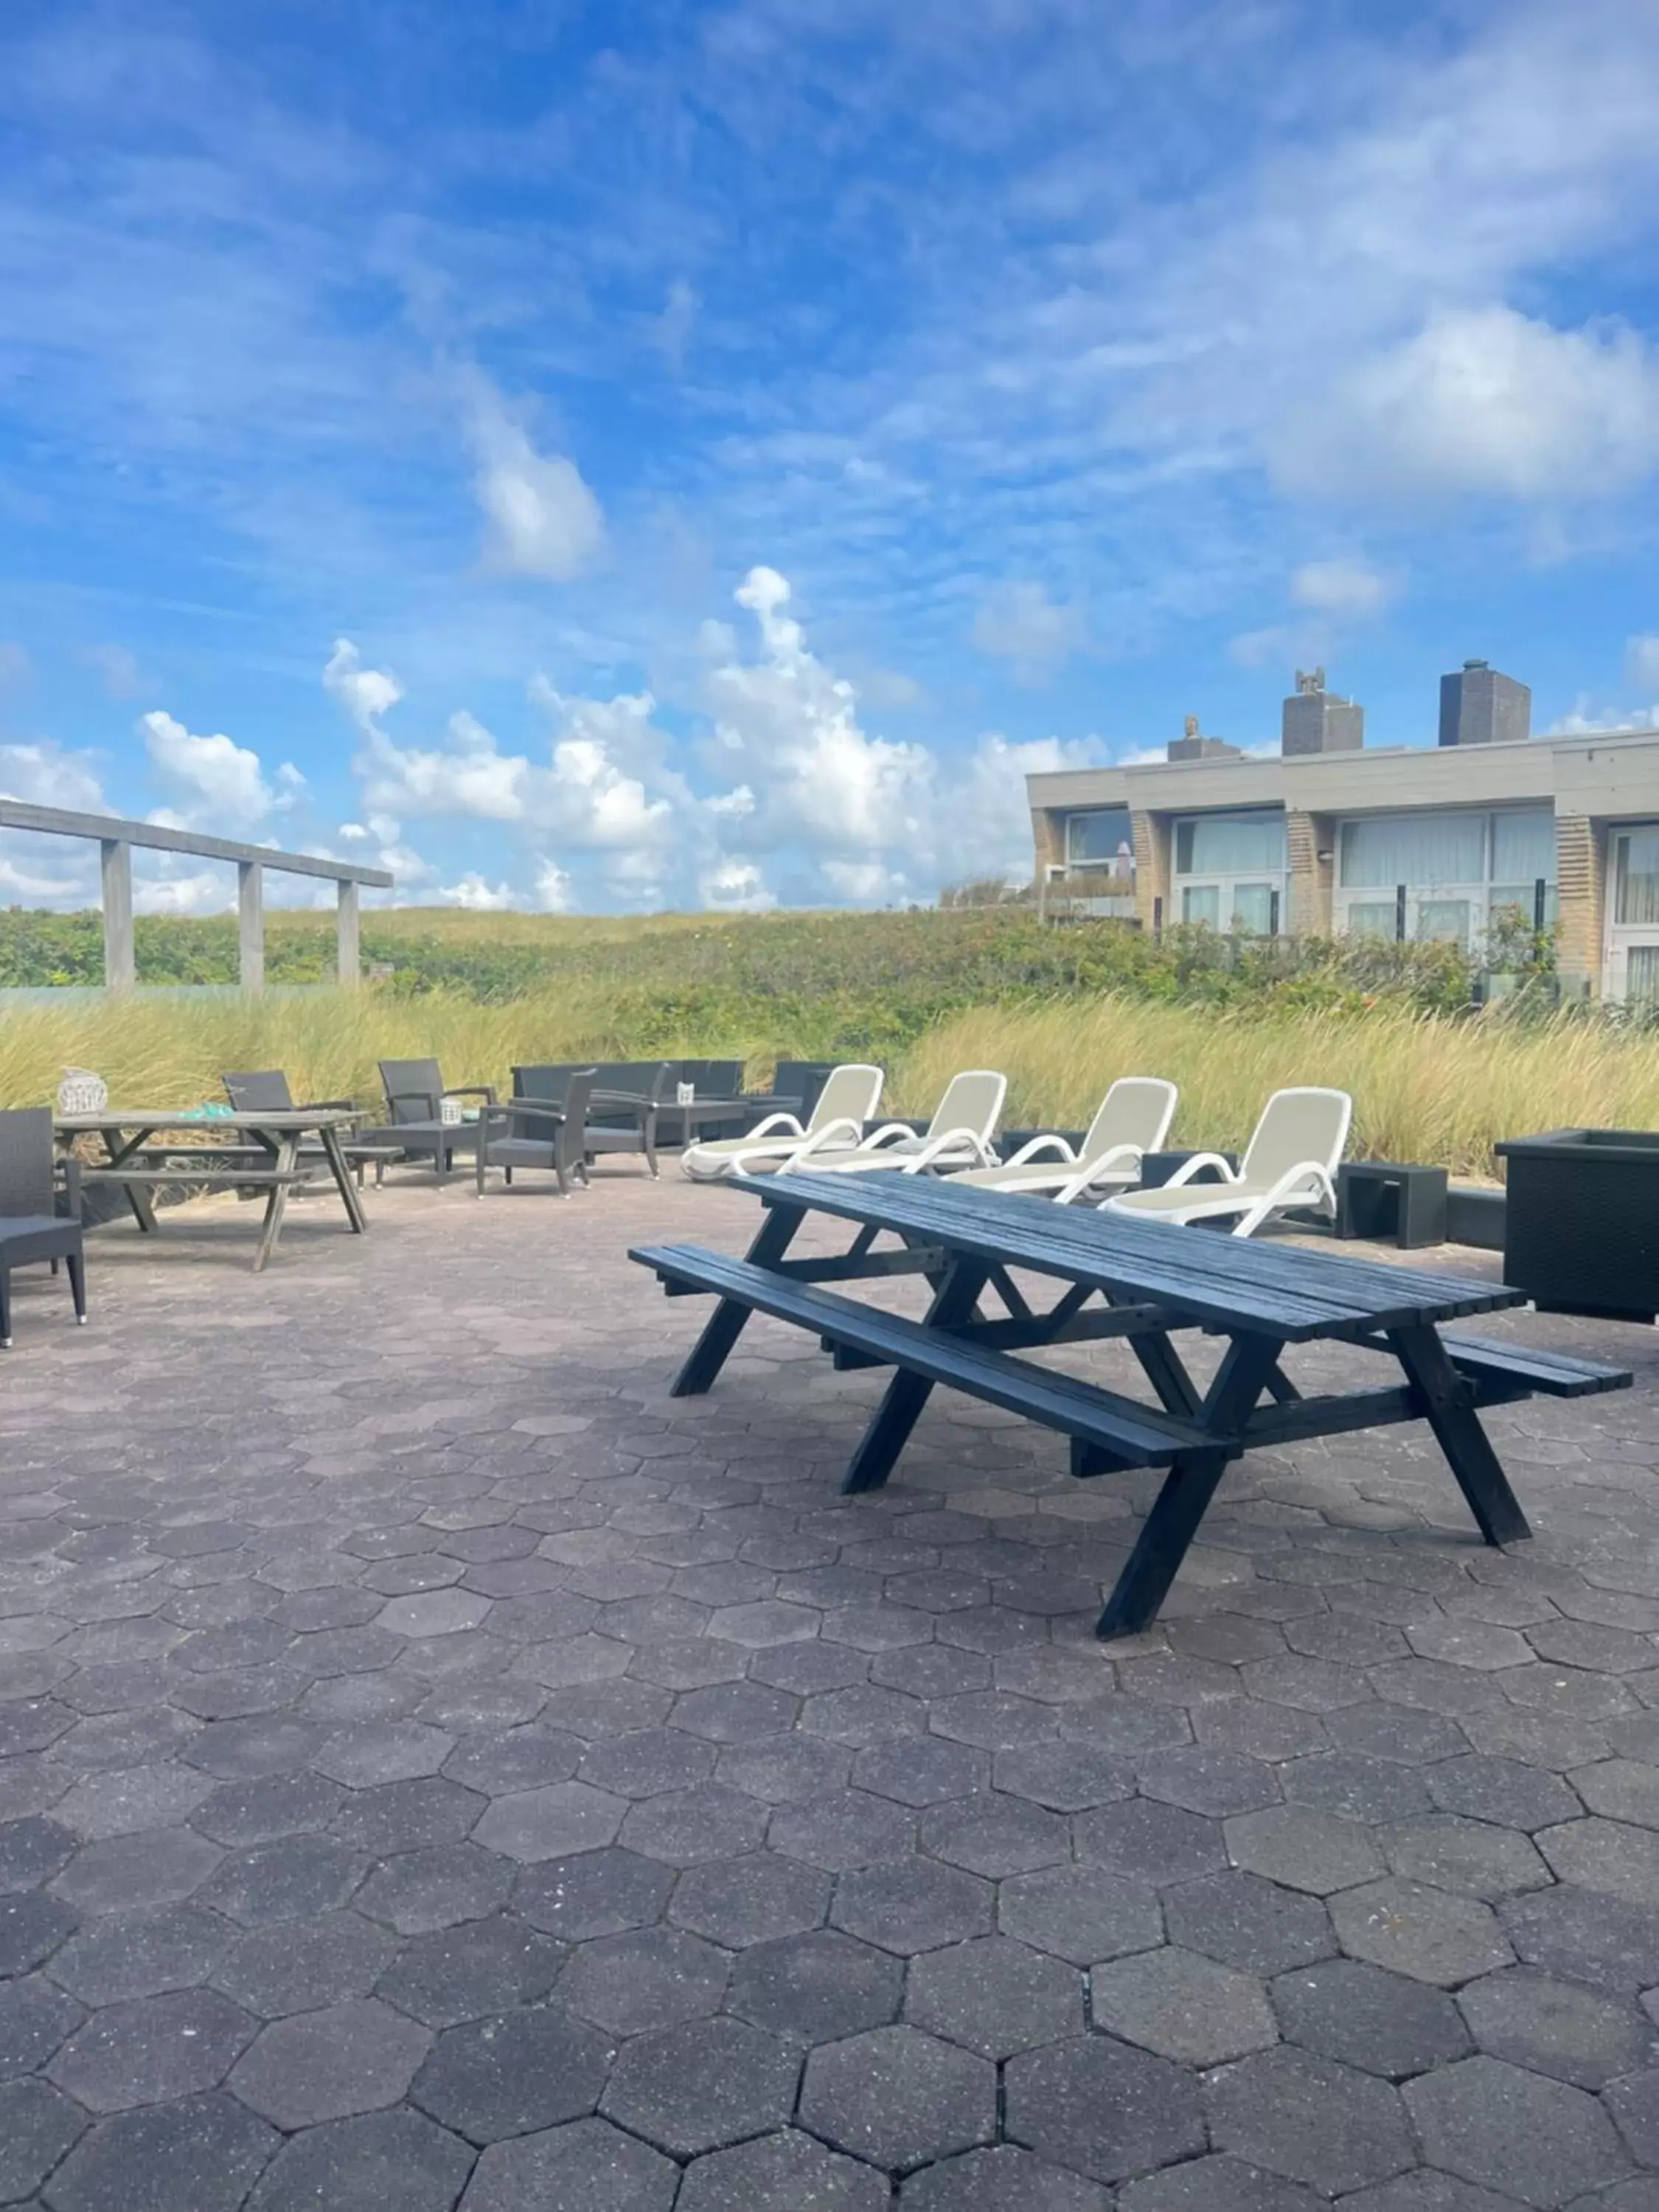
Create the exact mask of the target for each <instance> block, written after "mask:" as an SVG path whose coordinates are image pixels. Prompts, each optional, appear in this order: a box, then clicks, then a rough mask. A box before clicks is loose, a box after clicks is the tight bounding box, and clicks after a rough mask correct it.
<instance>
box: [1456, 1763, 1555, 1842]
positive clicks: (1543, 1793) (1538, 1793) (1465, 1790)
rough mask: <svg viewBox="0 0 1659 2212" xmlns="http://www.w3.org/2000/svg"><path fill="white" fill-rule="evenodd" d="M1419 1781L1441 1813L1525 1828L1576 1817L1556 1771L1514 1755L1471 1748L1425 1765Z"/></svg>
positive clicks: (1545, 1826)
mask: <svg viewBox="0 0 1659 2212" xmlns="http://www.w3.org/2000/svg"><path fill="white" fill-rule="evenodd" d="M1423 1780H1424V1782H1425V1785H1426V1786H1427V1789H1428V1792H1429V1795H1430V1796H1431V1798H1433V1800H1434V1802H1435V1803H1436V1804H1437V1806H1438V1807H1439V1808H1440V1810H1441V1811H1442V1812H1443V1813H1462V1814H1466V1815H1467V1816H1468V1819H1470V1820H1492V1821H1495V1822H1496V1823H1497V1824H1498V1826H1499V1827H1503V1828H1524V1829H1526V1830H1527V1831H1528V1832H1531V1831H1532V1830H1534V1829H1536V1828H1547V1827H1551V1826H1553V1825H1554V1824H1555V1823H1556V1822H1558V1821H1560V1820H1576V1819H1577V1816H1578V1809H1579V1808H1578V1802H1577V1799H1576V1798H1575V1797H1574V1796H1573V1794H1572V1792H1571V1790H1569V1789H1568V1788H1567V1785H1566V1784H1565V1782H1563V1781H1562V1780H1561V1778H1560V1777H1559V1775H1554V1774H1547V1773H1545V1772H1544V1771H1542V1770H1541V1768H1539V1767H1536V1766H1523V1765H1522V1764H1521V1762H1520V1761H1519V1760H1518V1759H1492V1758H1488V1757H1486V1756H1483V1755H1481V1754H1480V1753H1471V1754H1470V1755H1469V1756H1468V1758H1466V1759H1443V1760H1441V1761H1440V1763H1439V1764H1438V1765H1435V1766H1429V1767H1425V1769H1424V1772H1423Z"/></svg>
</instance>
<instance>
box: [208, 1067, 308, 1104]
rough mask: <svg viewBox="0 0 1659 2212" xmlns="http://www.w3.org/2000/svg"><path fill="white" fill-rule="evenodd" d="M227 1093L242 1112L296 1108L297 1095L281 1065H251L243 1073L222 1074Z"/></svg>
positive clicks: (221, 1078) (232, 1102) (231, 1101)
mask: <svg viewBox="0 0 1659 2212" xmlns="http://www.w3.org/2000/svg"><path fill="white" fill-rule="evenodd" d="M219 1080H220V1081H221V1082H222V1084H223V1085H224V1086H225V1096H226V1097H227V1098H228V1099H229V1101H230V1103H231V1104H232V1105H233V1106H234V1108H235V1109H236V1111H237V1112H238V1113H239V1114H284V1113H289V1112H291V1111H292V1110H293V1107H294V1094H293V1092H292V1091H290V1090H289V1087H288V1078H287V1076H286V1075H285V1074H284V1073H283V1070H282V1069H281V1068H280V1067H260V1068H250V1069H247V1070H246V1071H245V1072H244V1073H241V1074H240V1075H222V1076H221V1077H220V1079H219Z"/></svg>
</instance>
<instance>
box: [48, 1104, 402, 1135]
mask: <svg viewBox="0 0 1659 2212" xmlns="http://www.w3.org/2000/svg"><path fill="white" fill-rule="evenodd" d="M361 1120H362V1115H360V1114H357V1113H355V1112H353V1111H351V1110H349V1109H344V1108H337V1107H326V1108H325V1107H319V1108H317V1109H315V1110H313V1111H311V1112H307V1111H306V1110H304V1109H302V1108H300V1107H297V1106H295V1107H288V1108H275V1107H273V1108H272V1109H270V1111H269V1112H266V1113H246V1114H242V1113H234V1112H231V1111H227V1112H225V1113H223V1114H213V1115H204V1114H197V1113H192V1112H191V1109H189V1108H188V1107H183V1108H181V1107H178V1106H165V1107H155V1106H127V1107H120V1108H115V1107H104V1108H103V1109H100V1111H99V1112H98V1113H96V1114H54V1115H52V1126H53V1127H54V1128H55V1129H58V1130H59V1131H60V1132H61V1133H63V1134H64V1135H65V1136H90V1135H96V1134H98V1133H100V1132H103V1131H108V1132H110V1133H112V1134H115V1135H120V1134H122V1133H125V1131H126V1130H128V1129H191V1130H196V1129H208V1130H213V1129H270V1130H274V1131H275V1132H276V1134H277V1135H279V1136H281V1135H284V1134H289V1133H293V1132H294V1131H296V1130H298V1131H301V1132H303V1131H304V1130H307V1129H330V1128H341V1127H344V1126H345V1125H346V1124H347V1123H349V1122H352V1121H361Z"/></svg>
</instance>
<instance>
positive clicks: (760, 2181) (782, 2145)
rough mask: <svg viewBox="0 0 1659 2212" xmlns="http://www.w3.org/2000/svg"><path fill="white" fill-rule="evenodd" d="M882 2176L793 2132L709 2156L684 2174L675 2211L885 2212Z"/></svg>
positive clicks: (886, 2197) (885, 2189) (691, 2166)
mask: <svg viewBox="0 0 1659 2212" xmlns="http://www.w3.org/2000/svg"><path fill="white" fill-rule="evenodd" d="M888 2202H889V2192H888V2187H887V2179H886V2176H885V2175H884V2174H880V2173H877V2172H875V2171H874V2170H873V2169H872V2167H870V2166H863V2165H860V2163H859V2162H858V2161H857V2160H855V2159H850V2158H844V2157H842V2155H841V2154H839V2153H837V2152H835V2151H829V2150H826V2149H825V2148H823V2144H822V2143H817V2142H813V2141H812V2140H811V2137H810V2136H804V2135H801V2134H799V2133H798V2132H797V2131H796V2130H794V2129H793V2128H789V2129H785V2130H782V2131H781V2133H779V2134H777V2135H771V2136H760V2137H758V2138H757V2140H756V2141H755V2142H746V2143H739V2144H738V2147H737V2148H736V2149H734V2150H716V2151H710V2152H709V2153H708V2154H707V2155H706V2156H705V2157H702V2158H700V2159H696V2160H694V2161H693V2162H692V2164H691V2165H690V2166H688V2167H687V2168H686V2170H685V2179H684V2183H683V2185H681V2189H680V2193H679V2197H678V2200H677V2203H676V2212H802V2208H803V2207H805V2206H808V2205H810V2206H811V2208H812V2212H887V2205H888Z"/></svg>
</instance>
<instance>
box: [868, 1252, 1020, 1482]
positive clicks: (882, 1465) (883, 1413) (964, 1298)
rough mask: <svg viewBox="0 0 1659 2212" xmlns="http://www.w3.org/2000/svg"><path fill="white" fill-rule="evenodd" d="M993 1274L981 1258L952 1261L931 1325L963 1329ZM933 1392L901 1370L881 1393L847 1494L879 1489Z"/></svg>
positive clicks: (933, 1307)
mask: <svg viewBox="0 0 1659 2212" xmlns="http://www.w3.org/2000/svg"><path fill="white" fill-rule="evenodd" d="M989 1273H990V1269H989V1268H988V1267H987V1266H986V1264H985V1262H984V1261H982V1260H974V1259H969V1258H968V1257H967V1256H966V1255H963V1256H961V1257H959V1258H957V1259H954V1260H952V1261H951V1264H950V1267H948V1268H947V1269H946V1271H945V1279H944V1280H943V1281H942V1282H941V1283H940V1285H939V1288H938V1290H937V1291H935V1292H934V1293H933V1304H932V1305H931V1306H929V1307H928V1309H927V1327H928V1328H937V1329H951V1328H961V1327H962V1325H963V1322H965V1321H968V1320H969V1319H970V1318H971V1316H972V1315H973V1312H974V1309H975V1306H976V1305H977V1304H979V1294H980V1292H981V1291H982V1290H983V1289H984V1288H985V1283H986V1278H987V1275H988V1274H989ZM932 1395H933V1384H932V1383H930V1382H929V1381H928V1380H927V1377H926V1376H922V1375H915V1374H912V1373H911V1371H910V1370H909V1369H908V1368H904V1367H901V1368H900V1369H899V1370H898V1372H897V1374H896V1375H895V1376H894V1377H893V1379H892V1381H891V1382H890V1383H889V1384H888V1385H887V1388H886V1389H885V1391H884V1393H883V1395H882V1401H881V1404H880V1405H879V1406H878V1407H877V1409H876V1414H875V1418H874V1419H873V1420H872V1422H871V1424H870V1425H869V1427H868V1428H867V1429H866V1431H865V1432H864V1436H863V1439H862V1441H861V1442H860V1445H859V1448H858V1449H857V1450H856V1451H855V1452H854V1454H853V1457H852V1461H851V1462H850V1464H849V1465H848V1469H847V1473H846V1474H844V1475H843V1476H842V1485H841V1486H842V1490H843V1491H844V1492H848V1493H849V1494H850V1493H852V1492H856V1491H860V1490H879V1489H880V1487H881V1486H882V1484H883V1483H884V1482H885V1481H886V1480H887V1478H888V1476H889V1475H890V1474H891V1473H892V1471H893V1466H894V1462H896V1460H897V1458H898V1455H899V1454H900V1453H901V1452H902V1450H903V1449H904V1447H905V1445H906V1444H907V1443H908V1442H909V1439H910V1431H911V1430H912V1429H914V1428H915V1425H916V1422H917V1421H918V1419H920V1418H921V1410H922V1408H923V1407H924V1406H926V1404H927V1401H928V1399H929V1398H930V1397H931V1396H932Z"/></svg>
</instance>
